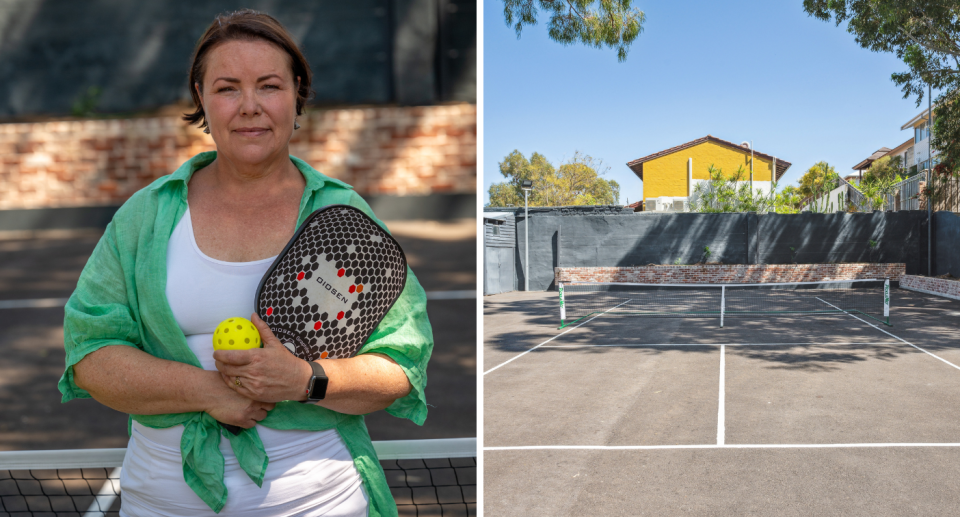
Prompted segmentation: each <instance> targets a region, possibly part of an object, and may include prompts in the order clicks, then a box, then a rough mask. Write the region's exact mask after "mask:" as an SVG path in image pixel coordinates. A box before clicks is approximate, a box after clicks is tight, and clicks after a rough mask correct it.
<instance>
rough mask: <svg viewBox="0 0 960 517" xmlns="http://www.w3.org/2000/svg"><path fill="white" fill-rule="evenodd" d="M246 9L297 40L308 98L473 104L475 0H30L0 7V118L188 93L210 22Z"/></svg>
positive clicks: (101, 108)
mask: <svg viewBox="0 0 960 517" xmlns="http://www.w3.org/2000/svg"><path fill="white" fill-rule="evenodd" d="M244 7H249V8H252V9H258V10H262V11H264V12H266V13H268V14H271V15H273V16H274V17H276V18H277V19H278V20H280V22H281V23H283V24H284V25H285V26H286V27H287V29H288V30H290V32H291V34H293V36H294V38H295V39H296V40H297V42H298V43H299V44H300V47H301V48H302V50H303V52H304V55H305V56H306V58H307V60H308V61H309V62H310V66H311V69H312V70H313V73H314V83H313V88H314V90H315V91H316V98H315V99H314V102H316V103H318V104H326V105H331V104H358V103H361V104H383V103H399V104H407V105H423V104H433V103H435V102H443V101H465V102H476V72H475V70H476V5H475V2H469V1H467V0H354V1H351V2H340V1H336V0H287V1H284V2H277V1H274V0H248V1H244V2H241V1H238V0H142V1H136V2H117V1H115V0H84V1H82V2H77V1H75V0H29V1H21V0H15V1H3V2H0V75H2V77H4V80H3V81H2V82H0V117H2V118H11V117H22V116H31V115H65V114H70V112H71V108H72V106H73V105H74V104H75V103H76V102H77V101H78V100H79V99H81V98H82V97H83V95H84V94H85V92H88V90H89V89H90V88H91V87H96V88H100V90H101V93H100V95H99V97H98V99H97V103H96V108H95V110H94V111H96V112H102V113H123V112H136V111H142V110H149V109H152V108H155V107H158V106H163V105H167V104H170V103H173V102H176V101H178V100H189V99H190V95H189V89H188V87H187V84H186V78H187V67H188V66H189V64H190V57H191V54H192V52H193V47H194V44H195V43H196V41H197V39H198V38H199V37H200V36H201V35H202V34H203V31H204V30H205V29H206V27H207V26H208V25H209V24H210V23H211V21H213V19H214V17H215V16H216V15H217V14H219V13H223V12H229V11H234V10H237V9H240V8H244Z"/></svg>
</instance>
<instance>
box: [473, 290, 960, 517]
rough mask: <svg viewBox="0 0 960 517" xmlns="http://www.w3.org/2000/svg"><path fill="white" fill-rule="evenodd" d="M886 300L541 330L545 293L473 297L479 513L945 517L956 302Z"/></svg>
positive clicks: (549, 309)
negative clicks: (850, 311)
mask: <svg viewBox="0 0 960 517" xmlns="http://www.w3.org/2000/svg"><path fill="white" fill-rule="evenodd" d="M891 306H892V308H891V315H892V323H893V326H892V327H888V326H884V325H881V324H879V323H876V322H874V321H872V320H868V321H869V322H870V323H869V324H868V323H866V322H864V321H859V320H857V319H855V318H853V317H851V316H849V315H846V314H839V315H803V316H777V317H762V318H742V317H740V318H729V319H727V320H726V321H725V326H724V327H723V328H720V326H719V319H718V318H638V317H635V316H626V315H604V316H602V317H599V318H596V319H594V320H592V321H589V322H586V323H584V324H583V325H582V326H580V327H577V328H571V329H564V330H558V329H557V328H556V327H557V326H558V320H559V317H558V316H559V315H558V312H559V311H558V308H557V295H556V293H543V292H540V293H507V294H503V295H495V296H488V297H485V298H484V346H485V355H484V357H485V359H484V361H485V365H484V370H485V371H486V373H485V375H484V386H485V388H484V405H485V406H484V446H485V447H486V448H487V450H485V453H484V461H485V472H484V475H485V480H486V481H485V487H486V488H485V494H487V497H486V498H485V512H486V514H488V515H516V514H536V515H582V514H616V515H620V514H625V515H676V514H686V513H690V514H697V515H744V514H750V515H770V514H776V515H811V514H817V515H820V514H828V515H876V514H883V515H891V514H908V513H909V514H917V513H919V514H952V513H956V511H957V510H958V508H960V498H958V497H956V495H955V494H954V492H955V490H954V488H955V487H956V486H960V463H958V461H957V460H960V427H958V426H957V425H956V422H958V421H960V404H957V401H958V399H960V368H958V367H960V339H958V337H957V335H958V330H960V302H958V301H953V300H947V299H942V298H936V297H933V296H927V295H923V294H919V293H914V292H909V291H904V290H894V291H893V293H892V303H891ZM548 340H549V341H548ZM538 345H539V346H538ZM921 349H922V350H921ZM528 351H529V352H528ZM925 351H926V352H925ZM525 352H528V353H525ZM927 352H929V353H927ZM928 469H934V470H935V471H936V472H935V473H934V472H933V470H928ZM491 494H493V495H495V496H494V497H491Z"/></svg>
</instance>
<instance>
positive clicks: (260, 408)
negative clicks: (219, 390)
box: [207, 392, 276, 429]
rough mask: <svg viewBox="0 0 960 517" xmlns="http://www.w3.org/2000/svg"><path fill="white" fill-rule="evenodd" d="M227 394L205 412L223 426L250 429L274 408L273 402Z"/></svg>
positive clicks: (231, 393) (237, 394)
mask: <svg viewBox="0 0 960 517" xmlns="http://www.w3.org/2000/svg"><path fill="white" fill-rule="evenodd" d="M228 393H229V394H228V395H224V396H223V397H221V398H220V399H219V400H218V401H217V405H216V406H214V407H212V408H210V409H208V410H207V413H208V414H209V415H210V416H212V417H213V418H216V419H217V420H218V421H220V422H222V423H224V424H230V425H235V426H239V427H242V428H244V429H250V428H251V427H253V426H255V425H256V424H257V422H259V421H261V420H263V419H264V418H267V413H268V412H269V411H271V410H272V409H273V408H274V407H275V406H276V404H274V403H273V402H260V401H257V400H251V399H249V398H247V397H244V396H243V395H240V394H239V393H233V392H228Z"/></svg>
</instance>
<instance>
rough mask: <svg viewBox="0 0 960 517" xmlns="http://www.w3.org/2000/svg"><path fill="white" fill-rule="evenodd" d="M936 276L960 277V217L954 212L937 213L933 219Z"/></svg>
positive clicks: (934, 269) (934, 270)
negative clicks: (935, 246)
mask: <svg viewBox="0 0 960 517" xmlns="http://www.w3.org/2000/svg"><path fill="white" fill-rule="evenodd" d="M933 230H934V232H936V234H935V237H934V242H935V243H936V245H937V248H936V250H935V251H934V268H933V272H934V274H935V275H938V276H939V275H945V274H947V273H949V274H951V275H953V276H955V277H960V215H957V214H955V213H953V212H937V213H936V214H934V218H933Z"/></svg>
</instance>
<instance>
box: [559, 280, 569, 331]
mask: <svg viewBox="0 0 960 517" xmlns="http://www.w3.org/2000/svg"><path fill="white" fill-rule="evenodd" d="M557 291H559V292H560V327H561V328H563V322H564V320H566V319H567V308H566V306H565V305H564V300H563V282H557Z"/></svg>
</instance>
